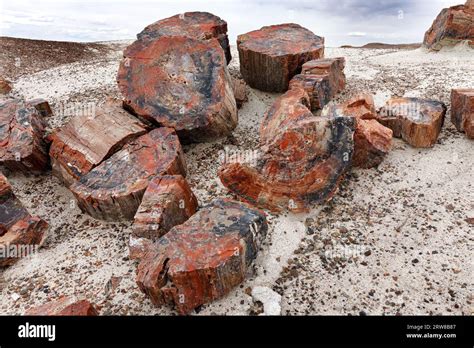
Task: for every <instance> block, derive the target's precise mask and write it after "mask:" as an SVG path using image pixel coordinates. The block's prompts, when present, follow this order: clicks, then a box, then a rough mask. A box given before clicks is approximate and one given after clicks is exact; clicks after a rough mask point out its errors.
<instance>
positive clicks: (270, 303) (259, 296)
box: [252, 286, 281, 315]
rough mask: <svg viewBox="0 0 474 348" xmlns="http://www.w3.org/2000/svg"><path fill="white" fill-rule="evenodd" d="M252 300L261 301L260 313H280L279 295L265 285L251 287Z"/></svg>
mask: <svg viewBox="0 0 474 348" xmlns="http://www.w3.org/2000/svg"><path fill="white" fill-rule="evenodd" d="M252 297H253V299H254V301H260V302H262V303H263V313H261V314H260V315H281V295H279V294H278V293H276V292H275V291H273V290H272V289H270V288H269V287H266V286H255V287H254V288H253V289H252Z"/></svg>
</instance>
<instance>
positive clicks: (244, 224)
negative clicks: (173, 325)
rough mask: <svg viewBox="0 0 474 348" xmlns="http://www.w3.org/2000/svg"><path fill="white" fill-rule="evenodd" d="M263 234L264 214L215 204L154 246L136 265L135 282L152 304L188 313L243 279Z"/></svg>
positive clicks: (228, 203) (231, 203) (224, 203)
mask: <svg viewBox="0 0 474 348" xmlns="http://www.w3.org/2000/svg"><path fill="white" fill-rule="evenodd" d="M266 232H267V222H266V219H265V215H264V214H263V213H262V212H260V211H258V210H255V209H253V208H251V207H249V206H247V205H246V204H243V203H239V202H235V201H231V200H227V199H217V200H214V201H213V202H212V203H211V204H210V205H208V206H206V207H204V208H202V209H201V210H199V211H198V212H197V213H196V214H194V215H193V216H192V217H191V218H190V219H189V220H188V221H186V222H185V223H184V224H182V225H179V226H176V227H174V228H172V229H171V230H170V231H169V232H168V233H167V234H166V235H164V236H163V237H162V238H161V239H160V240H159V241H158V242H156V243H155V245H154V249H153V250H152V251H149V252H148V253H147V254H146V255H145V256H144V258H143V259H142V261H141V263H140V264H139V266H138V275H137V284H138V286H139V287H140V289H141V290H142V291H143V292H144V293H145V294H147V295H148V296H149V297H150V299H151V301H152V302H153V303H154V304H155V305H157V306H161V305H164V304H169V305H173V306H174V307H175V308H176V309H177V310H178V312H179V313H181V314H186V313H189V312H190V311H192V310H193V309H194V308H196V307H198V306H200V305H203V304H205V303H208V302H211V301H213V300H216V299H218V298H221V297H223V296H224V295H226V294H227V293H228V292H229V291H230V290H232V288H234V287H235V286H237V285H238V284H240V283H241V282H242V281H243V280H244V279H245V275H246V273H247V270H248V269H249V267H250V266H251V264H252V262H253V260H254V259H255V258H256V256H257V252H258V250H259V244H260V241H262V240H263V239H264V238H265V235H266Z"/></svg>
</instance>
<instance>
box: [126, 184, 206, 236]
mask: <svg viewBox="0 0 474 348" xmlns="http://www.w3.org/2000/svg"><path fill="white" fill-rule="evenodd" d="M197 207H198V202H197V199H196V196H194V193H193V192H192V191H191V188H190V187H189V184H188V182H187V181H186V179H185V178H184V177H183V176H181V175H159V176H156V177H154V178H153V179H152V180H151V181H150V183H149V184H148V187H147V189H146V191H145V194H144V196H143V199H142V203H141V204H140V207H139V208H138V211H137V213H136V214H135V218H134V222H133V234H134V235H135V236H136V237H144V238H148V239H152V240H156V239H158V238H160V237H161V236H162V235H164V234H166V233H167V232H168V231H169V230H170V229H171V228H172V227H174V226H176V225H180V224H182V223H183V222H185V221H186V220H187V219H189V217H190V216H191V215H193V214H194V213H195V212H196V210H197Z"/></svg>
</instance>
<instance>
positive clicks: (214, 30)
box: [137, 12, 232, 63]
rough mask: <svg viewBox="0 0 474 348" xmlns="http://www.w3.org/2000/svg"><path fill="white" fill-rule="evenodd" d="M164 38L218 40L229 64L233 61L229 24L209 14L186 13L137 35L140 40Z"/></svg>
mask: <svg viewBox="0 0 474 348" xmlns="http://www.w3.org/2000/svg"><path fill="white" fill-rule="evenodd" d="M163 36H186V37H190V38H192V39H198V40H204V41H205V40H211V39H217V41H218V42H219V44H220V45H221V47H222V49H223V50H224V53H225V57H226V60H227V63H229V62H230V61H231V59H232V56H231V54H230V45H229V38H228V37H227V22H226V21H224V20H222V19H221V18H219V17H217V16H215V15H213V14H211V13H208V12H185V13H182V14H178V15H176V16H173V17H170V18H166V19H162V20H160V21H158V22H155V23H153V24H150V25H149V26H147V27H146V28H145V29H144V30H143V31H142V32H141V33H139V34H138V35H137V38H138V40H143V41H151V40H155V39H157V38H160V37H163Z"/></svg>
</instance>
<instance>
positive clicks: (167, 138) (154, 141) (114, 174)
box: [70, 128, 186, 221]
mask: <svg viewBox="0 0 474 348" xmlns="http://www.w3.org/2000/svg"><path fill="white" fill-rule="evenodd" d="M185 173H186V165H185V161H184V155H183V151H182V149H181V144H180V143H179V139H178V137H177V136H176V133H175V132H174V130H172V129H170V128H158V129H155V130H152V131H151V132H149V133H147V134H145V135H142V136H141V137H139V138H137V139H135V140H132V141H130V142H129V143H128V144H126V145H125V146H124V147H123V149H122V150H120V151H118V152H116V153H115V154H114V155H112V156H111V157H110V158H109V159H107V160H105V161H104V162H102V163H101V164H100V165H98V166H97V167H95V168H94V169H92V170H91V171H90V172H89V173H87V174H86V175H84V176H82V177H81V178H80V179H79V181H77V182H76V183H74V184H73V185H71V187H70V190H71V191H72V193H73V194H74V196H75V197H76V200H77V202H78V205H79V207H80V208H81V210H82V211H84V212H86V213H88V214H89V215H91V216H92V217H94V218H97V219H102V220H112V221H114V220H122V219H126V220H132V219H133V217H134V216H135V213H136V211H137V209H138V206H139V205H140V202H141V199H142V197H143V194H144V192H145V190H146V188H147V186H148V183H149V181H150V180H151V179H152V178H153V177H154V176H156V175H164V174H170V175H172V174H181V175H186V174H185Z"/></svg>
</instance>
